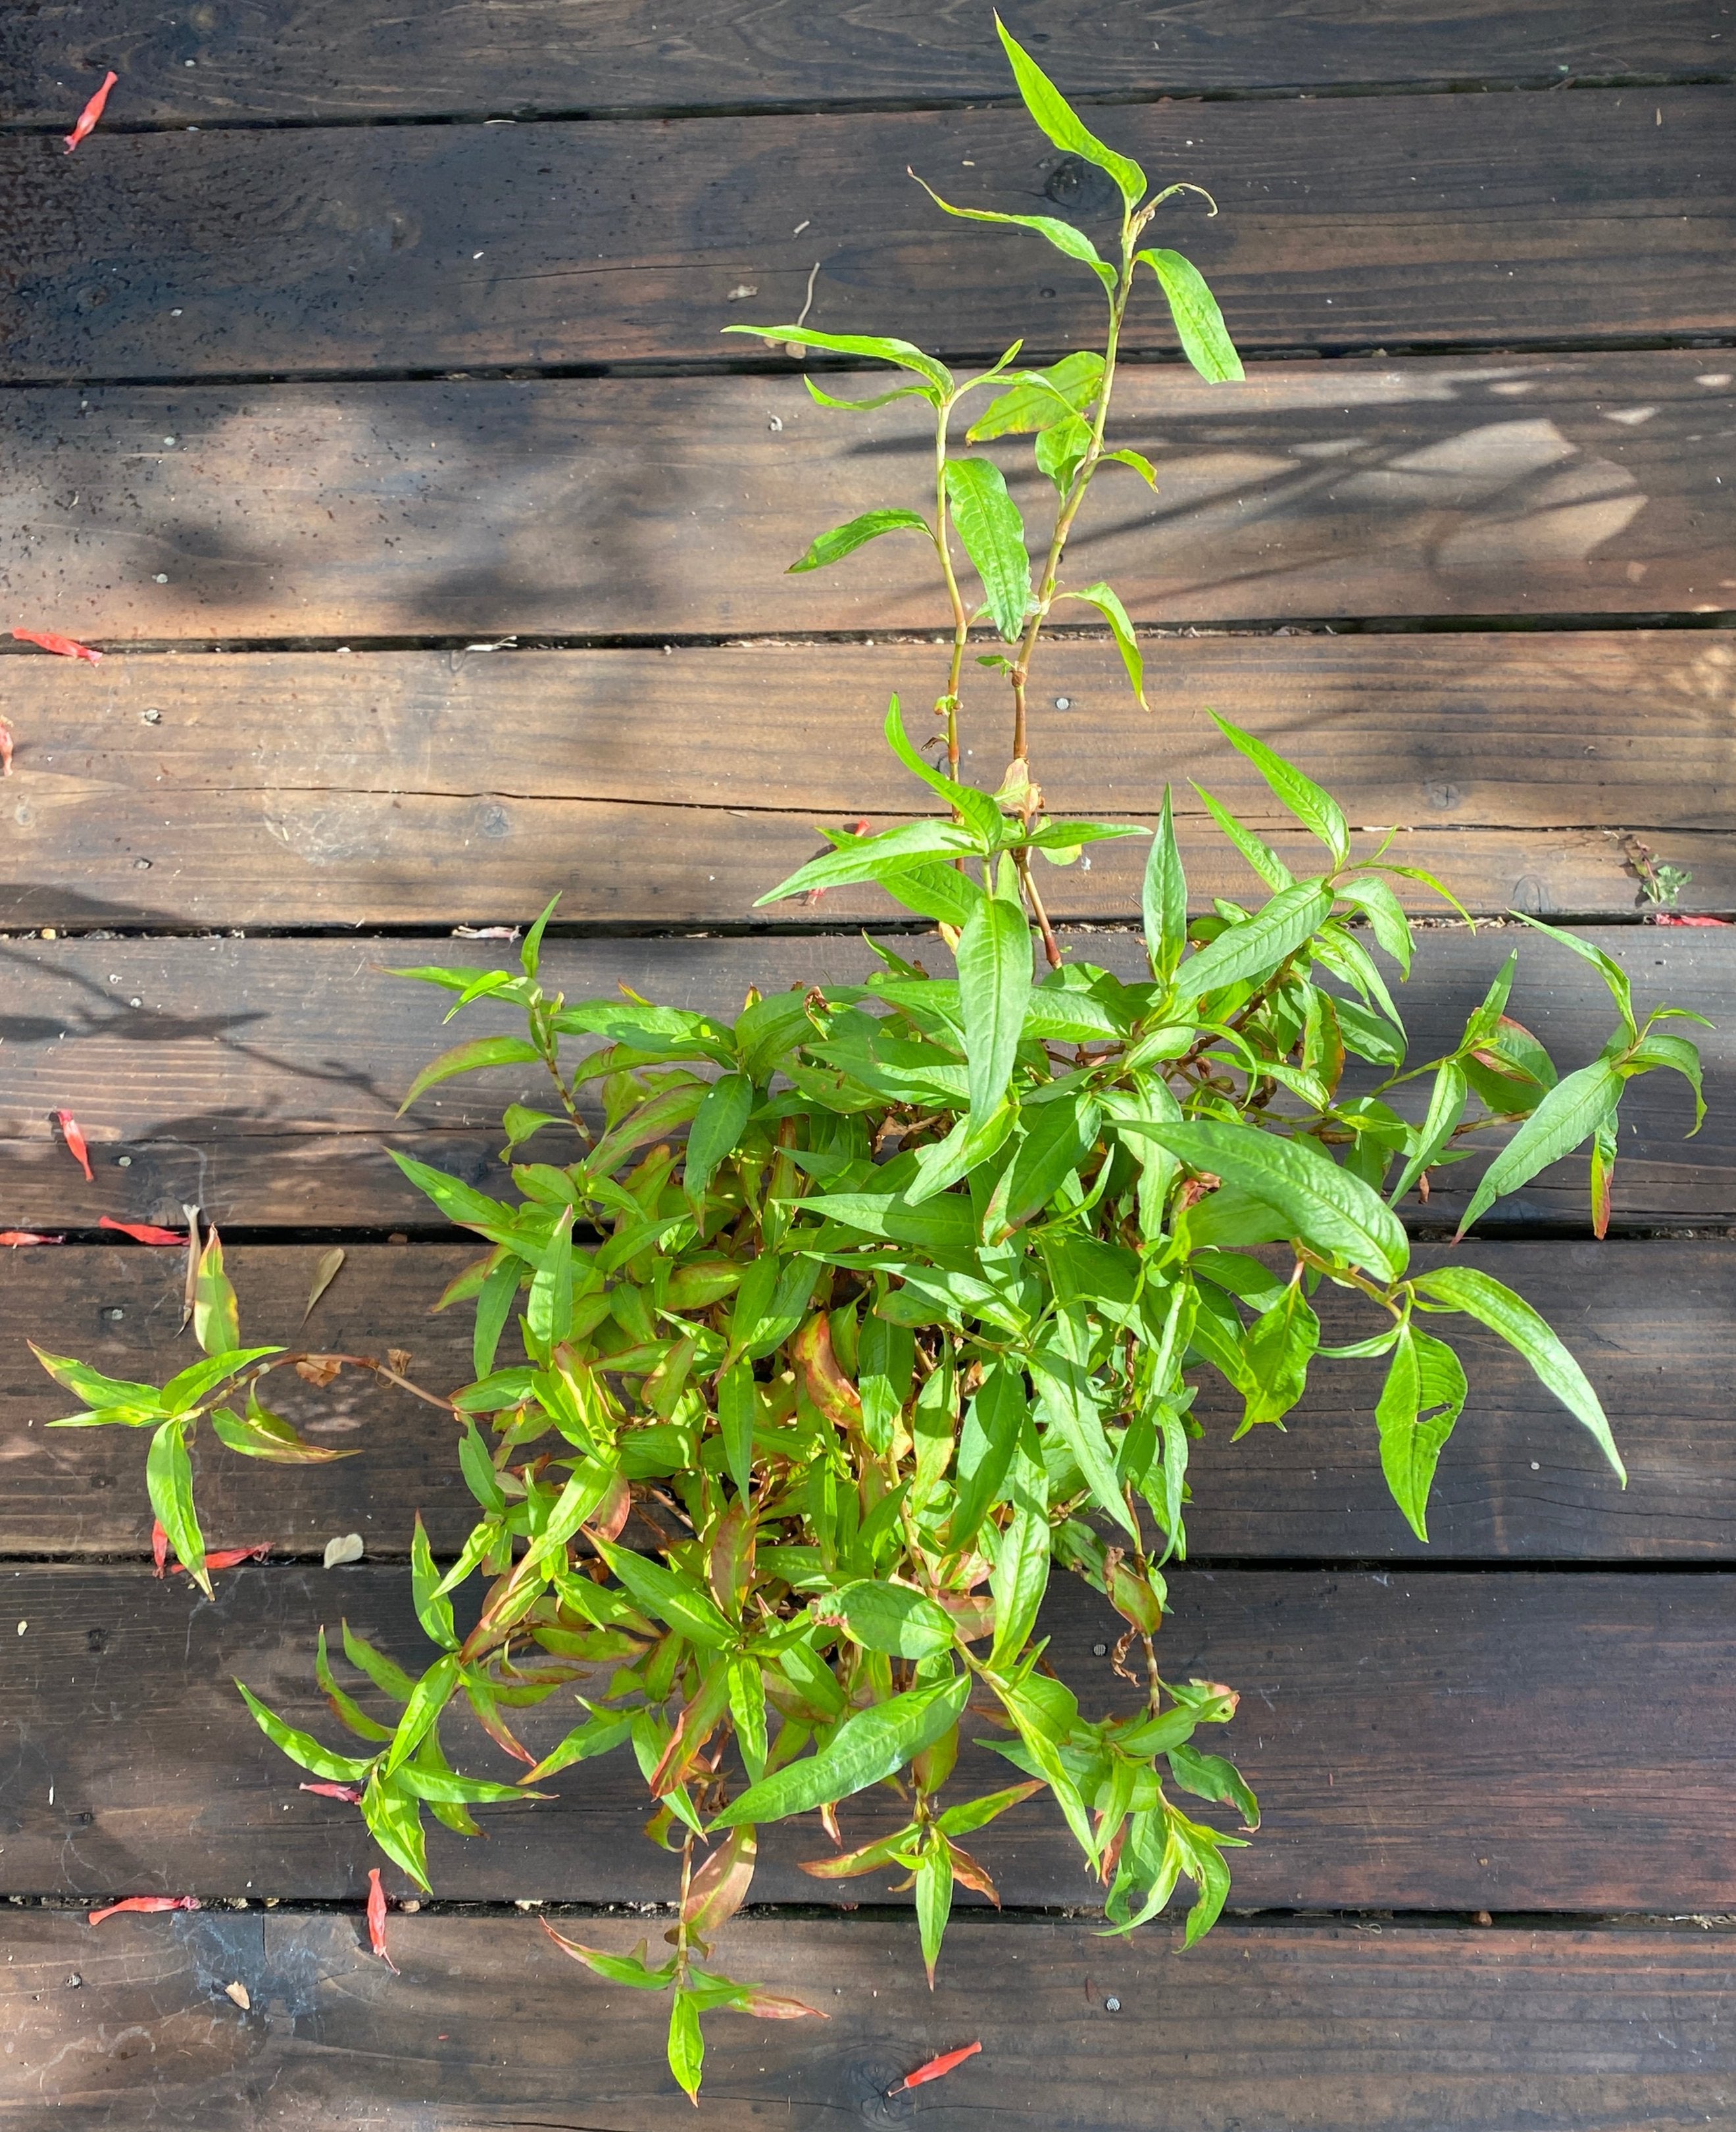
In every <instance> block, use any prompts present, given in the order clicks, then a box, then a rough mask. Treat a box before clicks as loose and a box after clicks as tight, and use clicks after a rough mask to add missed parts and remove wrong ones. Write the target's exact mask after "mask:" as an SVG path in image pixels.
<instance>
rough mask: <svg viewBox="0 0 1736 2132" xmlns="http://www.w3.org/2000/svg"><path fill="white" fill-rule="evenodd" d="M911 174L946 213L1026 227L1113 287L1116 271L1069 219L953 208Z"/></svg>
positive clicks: (1045, 215) (1020, 227)
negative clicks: (1098, 254)
mask: <svg viewBox="0 0 1736 2132" xmlns="http://www.w3.org/2000/svg"><path fill="white" fill-rule="evenodd" d="M910 175H911V176H912V177H913V178H916V182H917V183H918V185H920V186H921V187H922V189H923V191H924V192H925V193H926V194H928V197H929V199H931V200H933V203H934V204H935V205H936V206H937V207H938V208H939V209H941V211H942V213H943V214H956V215H957V216H958V218H960V220H961V221H963V222H997V223H1001V224H1002V225H1003V226H1004V227H1005V228H1011V229H1029V230H1030V231H1031V232H1032V233H1033V235H1035V236H1038V237H1043V238H1048V242H1050V243H1051V244H1053V246H1054V247H1055V249H1056V250H1057V252H1065V253H1066V254H1067V257H1068V258H1069V259H1077V261H1078V262H1080V264H1081V266H1089V267H1090V268H1091V271H1092V272H1093V273H1094V274H1095V275H1096V277H1097V279H1098V280H1099V281H1101V283H1102V284H1103V286H1104V287H1105V289H1109V290H1113V289H1114V287H1115V268H1114V267H1113V266H1110V264H1109V263H1108V262H1107V261H1106V260H1103V259H1101V258H1099V257H1098V256H1097V247H1096V245H1095V244H1093V243H1092V242H1091V239H1090V238H1088V237H1087V236H1086V233H1085V232H1084V231H1083V230H1082V229H1078V228H1075V227H1074V225H1073V224H1072V223H1070V222H1062V221H1059V220H1058V219H1057V218H1056V217H1055V216H1054V215H1052V214H995V213H994V212H993V211H992V210H991V209H988V208H981V207H954V206H953V204H952V202H951V201H950V200H944V199H942V198H941V196H940V194H938V192H936V191H935V190H934V188H933V185H930V184H929V183H928V180H927V179H926V178H918V177H917V176H916V172H915V171H914V170H912V171H911V172H910Z"/></svg>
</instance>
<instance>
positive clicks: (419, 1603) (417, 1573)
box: [410, 1510, 458, 1651]
mask: <svg viewBox="0 0 1736 2132" xmlns="http://www.w3.org/2000/svg"><path fill="white" fill-rule="evenodd" d="M440 1584H441V1579H440V1573H439V1569H438V1568H436V1566H435V1563H434V1549H432V1548H431V1547H430V1546H429V1544H428V1534H427V1531H426V1529H425V1528H424V1525H423V1523H422V1513H421V1512H420V1510H418V1511H417V1513H416V1522H415V1527H414V1529H413V1530H412V1531H411V1533H410V1596H411V1597H412V1598H413V1600H414V1601H415V1609H416V1619H417V1620H418V1621H420V1623H421V1624H422V1629H423V1633H424V1635H426V1636H427V1637H428V1638H429V1641H430V1642H432V1643H436V1644H439V1645H441V1646H442V1648H443V1649H446V1650H448V1651H455V1650H456V1649H458V1631H457V1630H456V1629H454V1628H453V1624H452V1601H451V1600H450V1599H448V1597H446V1596H445V1594H444V1592H443V1591H442V1590H441V1588H440Z"/></svg>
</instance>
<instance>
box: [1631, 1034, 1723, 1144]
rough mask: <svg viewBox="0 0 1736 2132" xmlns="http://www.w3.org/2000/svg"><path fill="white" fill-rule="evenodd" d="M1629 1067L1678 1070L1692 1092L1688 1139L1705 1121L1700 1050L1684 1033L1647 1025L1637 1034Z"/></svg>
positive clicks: (1648, 1069)
mask: <svg viewBox="0 0 1736 2132" xmlns="http://www.w3.org/2000/svg"><path fill="white" fill-rule="evenodd" d="M1628 1066H1629V1067H1630V1068H1638V1069H1641V1070H1642V1071H1646V1072H1649V1071H1650V1070H1651V1068H1652V1067H1654V1066H1665V1067H1667V1068H1669V1070H1670V1071H1671V1073H1680V1074H1681V1077H1682V1078H1683V1080H1685V1081H1686V1083H1687V1084H1688V1086H1689V1087H1690V1088H1691V1089H1692V1090H1693V1091H1694V1125H1693V1130H1692V1131H1690V1133H1689V1135H1688V1138H1689V1139H1690V1140H1692V1139H1693V1137H1694V1135H1695V1133H1697V1132H1698V1131H1700V1127H1701V1126H1703V1125H1704V1124H1705V1121H1706V1099H1705V1092H1704V1091H1703V1090H1702V1088H1701V1087H1700V1053H1699V1052H1698V1050H1697V1049H1695V1046H1694V1045H1693V1044H1690V1042H1689V1041H1688V1040H1687V1038H1686V1036H1667V1035H1665V1034H1664V1033H1663V1032H1662V1030H1655V1029H1652V1028H1651V1027H1650V1026H1649V1025H1648V1026H1647V1028H1646V1029H1645V1030H1643V1031H1642V1033H1641V1036H1640V1040H1639V1045H1638V1049H1635V1050H1633V1051H1630V1052H1629V1053H1628Z"/></svg>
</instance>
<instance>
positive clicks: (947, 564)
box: [934, 401, 971, 782]
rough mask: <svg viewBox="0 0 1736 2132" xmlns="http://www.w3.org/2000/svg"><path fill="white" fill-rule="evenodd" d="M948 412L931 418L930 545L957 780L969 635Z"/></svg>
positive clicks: (952, 772)
mask: <svg viewBox="0 0 1736 2132" xmlns="http://www.w3.org/2000/svg"><path fill="white" fill-rule="evenodd" d="M951 416H952V402H951V401H943V402H942V405H941V406H940V408H939V409H938V412H937V413H936V415H935V420H934V546H935V550H936V552H937V553H938V555H939V557H940V569H941V575H942V578H944V579H945V580H946V585H947V598H948V599H949V600H951V602H952V665H950V667H949V668H948V669H947V692H946V694H944V695H943V696H942V698H941V699H940V702H939V703H938V704H937V705H936V706H935V708H937V709H938V710H944V711H945V713H946V718H947V775H948V776H949V777H951V778H952V780H954V781H955V782H957V777H958V689H959V682H960V679H961V677H962V675H963V672H964V664H965V646H966V642H967V641H968V640H969V637H970V633H971V617H970V616H969V614H968V613H967V612H966V608H965V603H964V596H963V594H962V593H961V592H960V591H959V589H958V575H957V572H956V571H955V570H954V569H953V568H952V537H951V535H950V533H949V531H948V517H947V422H948V420H950V419H951Z"/></svg>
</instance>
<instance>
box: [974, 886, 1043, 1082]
mask: <svg viewBox="0 0 1736 2132" xmlns="http://www.w3.org/2000/svg"><path fill="white" fill-rule="evenodd" d="M957 960H958V995H959V1005H960V1008H961V1010H962V1013H963V1016H964V1025H965V1063H966V1072H967V1073H968V1075H969V1088H970V1100H971V1116H972V1117H974V1118H984V1119H985V1118H987V1117H988V1116H990V1113H991V1112H993V1111H994V1110H995V1108H996V1107H997V1106H998V1105H999V1103H1000V1099H1001V1097H1003V1096H1005V1093H1006V1092H1007V1084H1008V1083H1009V1082H1010V1081H1011V1079H1012V1078H1013V1068H1014V1063H1015V1062H1016V1060H1017V1058H1018V1055H1019V1036H1020V1035H1021V1034H1022V1032H1023V1030H1024V1016H1025V1008H1026V1006H1028V1004H1029V1000H1030V996H1031V929H1030V924H1029V920H1027V919H1026V917H1025V915H1024V910H1022V909H1021V908H1020V907H1019V905H1017V904H1015V903H1009V902H1008V901H1006V900H1005V899H1004V898H1003V897H1001V896H985V897H984V899H983V900H982V901H981V903H980V904H978V905H977V906H976V910H973V911H972V912H971V915H970V917H969V918H968V919H967V920H966V922H965V929H964V930H963V932H962V933H961V934H959V936H958V948H957Z"/></svg>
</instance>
